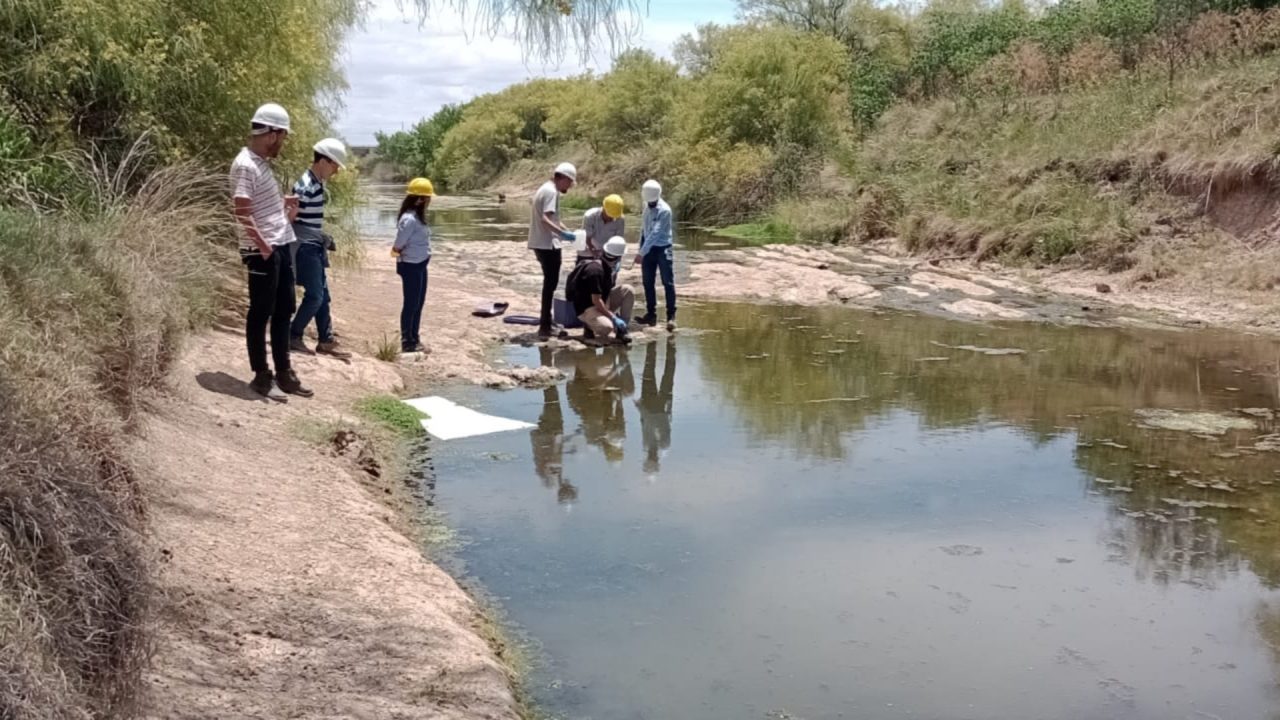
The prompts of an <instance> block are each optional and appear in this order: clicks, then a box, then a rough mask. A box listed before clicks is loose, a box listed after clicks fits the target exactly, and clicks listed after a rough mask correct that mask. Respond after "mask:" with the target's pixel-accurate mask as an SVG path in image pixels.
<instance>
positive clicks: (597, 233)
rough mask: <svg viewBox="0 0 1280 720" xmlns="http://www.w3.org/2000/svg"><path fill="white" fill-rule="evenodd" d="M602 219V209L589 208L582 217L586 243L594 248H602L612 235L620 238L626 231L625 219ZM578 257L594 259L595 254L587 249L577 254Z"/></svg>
mask: <svg viewBox="0 0 1280 720" xmlns="http://www.w3.org/2000/svg"><path fill="white" fill-rule="evenodd" d="M604 218H605V214H604V208H591V209H590V210H588V211H587V212H586V214H584V215H583V216H582V229H583V231H584V232H586V233H587V241H588V242H590V243H595V246H596V248H603V247H604V244H605V242H606V241H607V240H609V238H611V237H613V236H614V235H619V236H620V235H622V233H623V232H624V231H625V230H626V229H627V221H626V219H625V218H613V219H612V220H607V221H606V220H605V219H604ZM578 257H580V258H589V257H595V253H593V252H591V248H590V247H588V248H587V249H586V250H583V251H582V252H580V253H578Z"/></svg>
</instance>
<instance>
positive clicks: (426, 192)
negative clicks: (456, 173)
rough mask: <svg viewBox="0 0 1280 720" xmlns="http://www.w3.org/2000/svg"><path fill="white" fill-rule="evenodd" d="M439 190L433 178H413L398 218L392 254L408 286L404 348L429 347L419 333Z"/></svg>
mask: <svg viewBox="0 0 1280 720" xmlns="http://www.w3.org/2000/svg"><path fill="white" fill-rule="evenodd" d="M435 194H436V192H435V188H434V187H432V185H431V181H430V180H428V179H426V178H414V179H413V180H410V181H409V187H408V189H407V190H406V194H405V197H404V202H402V203H400V214H399V219H398V220H397V221H396V241H395V243H394V244H393V245H392V246H391V255H392V256H393V257H394V258H395V259H396V274H397V275H399V276H400V283H401V286H402V288H403V290H404V303H403V304H402V305H401V307H400V351H401V352H422V351H424V350H425V349H426V348H424V347H423V345H422V339H421V337H419V335H418V333H419V331H420V328H421V326H422V306H423V305H425V304H426V302H427V265H428V264H429V263H430V262H431V228H430V227H429V226H428V225H427V208H428V207H429V206H430V205H431V198H432V197H434V196H435Z"/></svg>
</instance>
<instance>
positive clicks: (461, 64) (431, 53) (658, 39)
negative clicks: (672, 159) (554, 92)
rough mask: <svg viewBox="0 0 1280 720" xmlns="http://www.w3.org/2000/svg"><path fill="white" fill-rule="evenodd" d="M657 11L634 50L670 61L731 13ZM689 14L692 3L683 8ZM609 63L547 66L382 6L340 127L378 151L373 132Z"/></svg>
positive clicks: (488, 40) (350, 46)
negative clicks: (681, 41) (675, 48)
mask: <svg viewBox="0 0 1280 720" xmlns="http://www.w3.org/2000/svg"><path fill="white" fill-rule="evenodd" d="M720 3H723V4H722V5H721V4H720ZM656 4H657V3H656V2H655V3H652V4H651V5H650V16H649V17H648V18H643V19H641V18H636V20H639V22H638V23H637V25H638V26H639V28H640V29H639V31H638V32H637V33H636V35H635V38H634V39H633V41H632V42H631V43H630V45H631V46H633V47H645V48H648V49H650V50H652V51H653V52H655V53H657V54H658V55H662V56H665V57H670V55H671V47H672V45H673V44H674V43H675V41H676V40H677V39H678V38H679V37H680V35H682V34H684V33H686V32H691V31H692V30H693V29H694V27H695V26H696V25H697V24H698V23H700V22H708V21H719V22H723V21H724V20H725V19H726V18H727V15H729V14H731V9H732V5H731V4H730V3H729V0H716V4H714V5H713V6H711V7H710V8H708V7H707V6H701V7H700V8H698V12H699V14H701V15H703V18H697V17H690V16H689V13H686V12H681V13H680V14H681V15H685V16H686V17H684V18H682V19H677V18H674V17H671V16H670V15H668V16H667V17H656V16H655V15H656V14H655V13H654V11H653V9H654V7H655V6H656ZM675 7H679V6H675ZM689 7H690V6H689V5H688V4H687V3H686V4H685V7H684V8H682V9H683V10H688V9H689ZM694 7H695V8H697V7H698V6H694ZM618 49H619V50H621V49H623V48H618ZM610 57H611V55H610V53H609V52H608V50H607V49H602V50H600V51H598V52H596V53H594V54H593V56H592V57H591V58H590V59H589V60H586V61H583V60H582V59H580V58H579V57H578V56H577V55H576V53H575V52H573V51H572V50H570V52H568V53H566V57H565V58H564V60H562V61H560V62H559V63H545V62H542V61H539V60H537V59H533V58H526V57H524V54H523V53H522V52H521V49H520V47H519V45H518V43H516V42H515V41H514V40H513V39H511V37H510V36H509V35H506V36H498V37H490V36H489V35H488V34H487V33H486V32H484V31H483V30H481V29H480V28H479V27H477V26H476V25H475V23H474V22H473V21H471V20H469V19H465V18H464V17H463V16H462V15H461V14H460V13H458V12H457V11H455V10H452V9H444V8H441V9H440V10H438V11H435V12H433V13H432V14H431V16H430V17H429V18H428V19H427V21H426V22H425V23H423V24H422V25H421V26H419V22H418V18H417V15H416V14H415V12H414V11H413V10H412V9H409V10H407V11H402V10H401V9H400V8H399V7H398V6H397V3H396V2H395V0H376V1H375V2H374V4H373V6H372V7H371V8H370V10H369V12H368V14H367V16H366V20H365V25H364V27H363V28H362V29H358V30H356V31H353V33H352V34H351V36H350V37H349V38H348V40H347V46H346V50H345V53H344V57H343V59H344V63H343V65H344V69H345V71H346V75H347V82H348V84H349V86H350V87H349V89H348V90H347V91H346V92H345V93H344V94H343V105H344V107H343V108H342V109H341V110H340V112H339V116H338V120H337V128H338V131H339V132H340V133H341V135H342V136H343V137H345V138H346V139H347V141H348V142H351V143H353V144H357V145H366V144H372V143H373V134H374V132H375V131H378V130H381V131H384V132H391V131H396V130H400V129H402V128H408V127H411V126H412V125H413V124H414V123H416V122H417V121H418V120H420V119H422V118H423V117H427V116H429V115H431V114H432V113H434V112H435V111H436V110H438V109H439V108H440V107H441V106H442V105H445V104H447V103H457V102H463V101H466V100H469V99H471V98H473V97H475V96H476V95H481V94H484V93H488V92H494V91H497V90H501V89H502V88H504V87H506V86H508V85H511V84H513V83H518V82H522V81H524V80H528V79H531V78H535V77H570V76H573V75H578V74H581V73H583V72H585V71H588V70H590V71H593V72H604V71H606V70H608V68H609V65H610Z"/></svg>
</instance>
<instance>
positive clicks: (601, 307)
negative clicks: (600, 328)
mask: <svg viewBox="0 0 1280 720" xmlns="http://www.w3.org/2000/svg"><path fill="white" fill-rule="evenodd" d="M591 304H592V305H594V306H595V308H596V312H598V313H600V314H601V315H603V316H605V317H607V318H609V322H613V320H614V314H613V311H612V310H610V309H609V306H608V305H606V304H605V301H604V297H603V296H601V295H598V294H596V293H591Z"/></svg>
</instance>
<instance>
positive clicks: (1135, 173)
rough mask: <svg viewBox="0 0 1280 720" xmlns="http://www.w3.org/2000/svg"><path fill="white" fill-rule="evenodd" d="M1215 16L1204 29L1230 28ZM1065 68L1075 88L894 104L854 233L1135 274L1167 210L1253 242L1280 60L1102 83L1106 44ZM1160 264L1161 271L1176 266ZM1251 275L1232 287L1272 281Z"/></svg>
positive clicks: (1279, 119)
mask: <svg viewBox="0 0 1280 720" xmlns="http://www.w3.org/2000/svg"><path fill="white" fill-rule="evenodd" d="M1213 22H1217V20H1211V21H1206V24H1205V26H1204V27H1202V28H1201V32H1202V33H1203V34H1206V35H1207V34H1212V33H1219V34H1220V33H1221V30H1222V28H1221V27H1219V26H1218V25H1213V24H1212V23H1213ZM1219 25H1220V23H1219ZM1024 54H1025V53H1024ZM1024 60H1025V58H1024ZM1067 63H1068V67H1069V68H1072V69H1071V70H1070V71H1071V72H1072V73H1075V80H1076V81H1077V82H1079V83H1080V85H1078V86H1076V87H1075V89H1073V90H1071V91H1070V92H1063V93H1061V94H1057V95H1055V94H1052V93H1045V94H1042V95H1036V96H1029V97H1019V99H1018V102H1017V103H1016V104H1011V103H1009V102H1008V101H1007V99H1002V98H992V99H987V100H979V101H976V102H965V101H959V100H946V99H944V100H939V101H935V102H932V103H928V104H921V105H903V106H899V107H896V108H894V109H892V110H891V111H890V112H889V113H888V114H886V116H885V117H884V119H883V120H882V122H881V125H880V127H879V128H878V129H877V131H876V132H874V133H872V134H871V135H870V136H868V137H867V139H866V140H865V142H864V143H863V145H862V147H861V148H860V149H859V151H858V153H857V157H856V159H855V162H854V163H853V166H854V168H855V175H856V177H857V179H858V180H859V182H860V184H861V190H860V191H859V193H858V194H857V195H856V196H855V201H854V203H853V205H852V207H851V209H850V214H851V215H852V220H853V221H852V222H849V223H847V224H846V230H845V238H846V239H849V240H855V241H856V240H861V239H863V238H865V237H871V236H874V233H873V232H870V231H869V229H870V228H876V227H878V228H887V229H886V230H882V231H881V232H885V233H887V234H892V235H896V236H898V237H900V238H901V239H902V240H903V241H904V243H905V244H906V245H907V246H908V247H910V248H912V249H913V250H915V251H917V252H921V253H935V254H947V255H951V254H968V255H972V256H974V257H977V258H991V259H1001V260H1005V261H1011V262H1032V263H1035V264H1048V263H1063V262H1065V263H1068V264H1083V265H1090V266H1094V267H1102V268H1106V269H1110V270H1123V269H1128V268H1130V267H1133V266H1134V265H1135V263H1140V262H1141V263H1147V262H1150V261H1151V258H1150V257H1149V256H1148V255H1149V254H1147V255H1144V254H1143V252H1142V250H1143V247H1144V245H1145V244H1146V243H1147V242H1148V241H1147V238H1148V237H1154V236H1155V235H1154V234H1153V233H1155V231H1157V230H1159V228H1155V227H1154V225H1155V222H1156V220H1157V219H1159V218H1161V217H1167V216H1169V215H1170V214H1172V215H1173V216H1174V217H1177V218H1181V219H1180V220H1178V223H1179V225H1180V226H1181V227H1188V228H1189V227H1190V223H1192V222H1193V221H1196V220H1197V219H1198V218H1199V216H1201V215H1204V214H1206V213H1207V214H1208V219H1209V220H1212V221H1213V222H1214V223H1218V225H1219V227H1221V228H1222V229H1224V230H1227V231H1229V233H1232V234H1234V236H1235V237H1236V238H1238V239H1237V240H1232V239H1231V237H1227V241H1228V242H1231V243H1234V244H1233V245H1232V247H1233V248H1236V245H1238V244H1239V242H1240V241H1241V240H1243V241H1245V242H1244V245H1253V244H1257V243H1256V239H1254V238H1250V237H1248V236H1249V235H1250V233H1255V232H1257V231H1258V228H1257V227H1256V226H1258V225H1260V224H1261V223H1263V221H1264V220H1265V219H1267V218H1269V217H1270V215H1271V214H1274V213H1275V211H1276V210H1277V209H1280V207H1278V206H1280V194H1272V193H1270V192H1269V191H1268V190H1266V188H1267V187H1269V183H1270V181H1271V179H1273V178H1276V177H1280V173H1277V170H1280V168H1277V167H1276V161H1275V157H1276V151H1277V149H1280V144H1278V143H1277V141H1276V139H1275V138H1276V137H1280V94H1277V93H1275V92H1274V91H1273V89H1272V88H1271V86H1270V83H1268V82H1267V80H1266V78H1269V77H1272V76H1274V75H1275V72H1276V71H1277V70H1278V69H1280V57H1263V58H1256V57H1255V58H1249V59H1247V60H1245V61H1243V62H1239V63H1231V64H1220V65H1218V66H1215V67H1212V68H1201V69H1197V70H1196V71H1195V72H1193V73H1188V74H1185V75H1184V76H1182V77H1180V79H1179V80H1178V81H1177V82H1176V83H1175V85H1174V86H1173V87H1172V88H1170V87H1169V85H1168V83H1167V79H1166V78H1165V77H1163V76H1160V75H1154V74H1152V75H1146V76H1138V77H1128V76H1121V77H1118V78H1117V77H1112V79H1110V80H1102V79H1101V75H1102V74H1105V73H1106V69H1107V68H1109V67H1112V66H1113V63H1114V57H1112V56H1111V55H1110V53H1109V51H1107V50H1105V48H1092V49H1089V48H1083V47H1082V48H1080V49H1079V55H1078V56H1075V57H1073V58H1068V60H1067ZM1022 65H1023V66H1026V67H1033V66H1034V67H1039V64H1038V61H1037V62H1032V61H1031V60H1026V61H1025V62H1023V63H1022ZM1010 77H1015V78H1016V76H1010ZM1037 78H1039V76H1037ZM1033 79H1035V78H1033ZM1035 81H1036V82H1039V80H1038V79H1035ZM1028 82H1030V81H1028ZM859 204H861V205H862V206H863V207H858V205H859ZM1246 211H1247V212H1246ZM1245 216H1247V218H1248V220H1247V222H1245V221H1242V220H1241V218H1242V217H1245ZM793 224H795V223H793ZM1206 227H1207V228H1208V230H1210V231H1211V230H1212V227H1209V226H1207V225H1206ZM1202 230H1203V228H1202ZM801 234H802V235H803V234H804V233H803V232H801ZM1242 247H1243V246H1242ZM1237 249H1239V248H1237ZM1241 252H1242V253H1243V252H1246V251H1244V250H1241ZM1161 264H1162V265H1163V266H1164V267H1163V269H1160V270H1159V272H1158V273H1156V271H1155V270H1153V273H1155V274H1160V275H1165V276H1167V275H1168V273H1169V272H1173V271H1174V270H1172V269H1171V268H1170V267H1168V265H1169V262H1168V260H1167V258H1166V259H1165V260H1162V261H1161ZM1237 275H1238V277H1237ZM1246 275H1249V273H1238V274H1233V275H1232V277H1233V278H1234V279H1232V280H1230V282H1231V283H1232V284H1243V285H1246V286H1254V285H1259V284H1261V285H1263V286H1265V283H1266V282H1268V281H1267V280H1265V279H1263V278H1251V277H1246Z"/></svg>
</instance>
